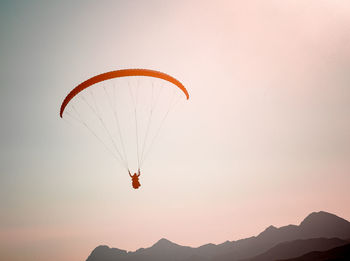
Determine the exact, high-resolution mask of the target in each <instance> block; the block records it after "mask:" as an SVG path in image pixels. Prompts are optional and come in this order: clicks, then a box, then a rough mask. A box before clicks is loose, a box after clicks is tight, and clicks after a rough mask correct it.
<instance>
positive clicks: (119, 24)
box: [0, 0, 350, 261]
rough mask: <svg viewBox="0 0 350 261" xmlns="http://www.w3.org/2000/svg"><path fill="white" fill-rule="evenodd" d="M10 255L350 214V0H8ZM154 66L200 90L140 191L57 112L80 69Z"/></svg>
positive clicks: (3, 249)
mask: <svg viewBox="0 0 350 261" xmlns="http://www.w3.org/2000/svg"><path fill="white" fill-rule="evenodd" d="M0 35H1V37H0V117H1V118H0V119H1V128H0V142H1V146H0V154H1V157H0V207H1V211H0V259H1V260H9V261H17V260H27V261H32V260H33V261H34V260H35V261H41V260H52V261H55V260H72V261H74V260H85V259H86V258H87V257H88V255H89V254H90V252H91V251H92V250H93V249H94V248H95V247H97V246H98V245H108V246H110V247H116V248H120V249H125V250H128V251H134V250H136V249H138V248H141V247H149V246H151V245H152V244H154V243H155V242H156V241H158V240H159V239H160V238H163V237H164V238H167V239H169V240H171V241H173V242H175V243H178V244H181V245H187V246H193V247H197V246H200V245H202V244H206V243H215V244H218V243H222V242H224V241H226V240H230V241H232V240H237V239H241V238H244V237H250V236H253V235H257V234H258V233H260V232H261V231H263V230H264V229H265V228H266V227H268V226H269V225H274V226H277V227H279V226H283V225H288V224H299V223H300V222H301V221H302V220H303V218H305V217H306V216H307V215H308V214H309V213H311V212H313V211H320V210H323V211H328V212H331V213H334V214H336V215H338V216H340V217H343V218H345V219H347V220H350V205H349V204H348V203H349V202H348V200H349V196H350V195H349V194H350V192H349V189H348V188H349V185H350V135H349V133H350V117H349V113H350V88H349V83H350V74H349V68H350V49H349V43H350V2H349V1H346V0H307V1H294V0H293V1H292V0H284V1H277V0H266V1H257V0H252V1H215V3H214V2H213V1H192V0H191V1H153V0H150V1H136V0H135V1H33V0H31V1H16V0H15V1H4V0H2V1H0ZM123 68H148V69H153V70H159V71H162V72H166V73H168V74H170V75H172V76H174V77H175V78H177V79H178V80H180V81H181V82H182V83H183V84H184V85H185V87H186V88H187V89H188V91H189V93H190V99H189V100H188V101H181V102H180V104H178V105H177V106H176V108H175V109H174V111H172V113H171V115H169V118H167V121H166V123H165V124H164V127H163V128H162V131H161V134H160V135H159V137H158V138H157V141H156V143H155V146H154V147H153V149H152V153H151V154H150V157H149V158H148V159H147V163H145V165H144V168H143V170H142V176H141V178H140V182H141V184H142V186H141V188H140V189H139V190H137V191H136V190H133V189H132V187H131V182H130V177H129V176H128V175H127V172H126V171H125V169H123V168H122V167H121V166H120V164H118V163H117V162H116V161H115V159H114V158H113V157H112V156H111V155H110V153H108V151H106V150H105V149H104V148H103V146H101V144H100V143H99V142H98V141H96V139H94V137H93V136H92V135H90V134H89V133H88V132H86V131H83V130H82V129H80V128H75V127H74V126H72V125H70V124H68V123H67V122H66V121H64V120H62V119H61V118H60V117H59V108H60V105H61V102H62V100H63V98H64V97H65V96H66V95H67V93H68V92H69V91H70V90H71V89H73V88H74V87H75V86H76V85H77V84H79V83H80V82H82V81H84V80H86V79H88V78H89V77H91V76H94V75H97V74H99V73H103V72H107V71H111V70H118V69H123Z"/></svg>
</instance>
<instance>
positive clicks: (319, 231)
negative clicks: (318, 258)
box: [86, 211, 350, 261]
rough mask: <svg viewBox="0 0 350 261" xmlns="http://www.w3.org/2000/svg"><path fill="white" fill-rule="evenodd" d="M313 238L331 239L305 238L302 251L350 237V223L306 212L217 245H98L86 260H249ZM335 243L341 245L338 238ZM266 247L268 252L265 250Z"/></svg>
mask: <svg viewBox="0 0 350 261" xmlns="http://www.w3.org/2000/svg"><path fill="white" fill-rule="evenodd" d="M312 238H318V239H319V243H320V242H321V241H322V240H323V239H320V238H328V239H329V238H333V240H334V241H330V240H328V243H329V247H327V246H326V245H327V244H326V243H325V248H322V247H321V248H317V247H316V246H315V247H316V248H312V245H313V244H316V243H315V242H316V241H307V240H306V241H304V242H303V243H304V244H309V245H310V247H306V246H305V247H304V249H305V251H313V250H326V249H330V248H332V247H334V246H336V244H337V243H335V242H336V240H337V239H335V238H338V239H342V240H347V239H349V238H350V222H348V221H347V220H345V219H343V218H340V217H338V216H336V215H334V214H330V213H327V212H323V211H321V212H314V213H311V214H310V215H308V216H307V217H306V218H305V219H304V220H303V221H302V222H301V223H300V225H299V226H297V225H288V226H283V227H280V228H276V227H274V226H269V227H268V228H266V229H265V230H264V231H263V232H261V233H260V234H259V235H258V236H253V237H250V238H245V239H241V240H237V241H226V242H224V243H222V244H218V245H215V244H206V245H203V246H200V247H197V248H192V247H188V246H181V245H178V244H175V243H173V242H171V241H169V240H167V239H165V238H162V239H161V240H159V241H158V242H156V243H155V244H154V245H153V246H151V247H149V248H141V249H139V250H137V251H135V252H126V251H125V250H120V249H116V248H109V247H107V246H99V247H97V248H96V249H95V250H94V251H92V253H91V254H90V256H89V257H88V258H87V260H86V261H119V260H123V261H124V260H125V261H126V260H127V261H139V260H140V261H141V260H142V261H151V260H152V261H158V260H159V261H161V260H174V261H175V260H176V261H195V260H215V261H226V260H227V261H228V260H230V261H238V260H242V259H246V260H249V258H256V257H258V255H261V254H264V253H265V252H266V253H265V254H266V255H268V254H271V253H274V251H276V252H278V251H277V249H272V248H273V247H275V246H276V247H277V245H278V244H280V243H283V242H288V241H289V242H291V241H296V240H302V239H312ZM322 242H325V241H322ZM331 242H333V243H334V244H335V245H332V244H333V243H331ZM337 242H338V243H339V244H341V241H337ZM299 243H300V242H299ZM343 243H344V242H343ZM290 244H292V243H290ZM293 244H294V245H296V244H298V242H294V243H293ZM301 244H302V243H301ZM320 244H321V243H320ZM280 247H281V246H280ZM282 248H283V245H282ZM269 250H270V251H271V252H268V251H269ZM281 251H282V250H281ZM286 251H287V250H286ZM291 252H293V251H291ZM304 253H306V252H299V253H296V252H295V253H291V255H289V256H284V255H280V256H279V257H277V258H292V257H296V256H298V255H302V254H304Z"/></svg>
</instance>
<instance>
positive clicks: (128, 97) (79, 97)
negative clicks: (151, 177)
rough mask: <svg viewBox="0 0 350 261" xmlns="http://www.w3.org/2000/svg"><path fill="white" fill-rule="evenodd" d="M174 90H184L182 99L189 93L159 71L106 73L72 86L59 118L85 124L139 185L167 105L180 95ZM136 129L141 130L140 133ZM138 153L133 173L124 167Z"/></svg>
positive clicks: (135, 69)
mask: <svg viewBox="0 0 350 261" xmlns="http://www.w3.org/2000/svg"><path fill="white" fill-rule="evenodd" d="M135 77H136V81H135V80H133V79H134V78H135ZM146 77H147V78H150V79H151V80H152V84H149V79H145V78H146ZM111 80H113V82H111V84H110V85H109V84H107V83H108V82H110V81H111ZM136 82H137V84H136ZM105 84H106V85H105ZM177 92H179V93H180V94H184V95H185V97H186V100H188V99H189V97H190V96H189V93H188V91H187V89H186V88H185V86H184V85H183V84H182V83H181V82H180V81H178V80H177V79H175V78H174V77H172V76H170V75H168V74H166V73H163V72H160V71H155V70H150V69H139V68H129V69H122V70H114V71H109V72H105V73H101V74H98V75H95V76H93V77H90V78H89V79H87V80H85V81H83V82H82V83H80V84H78V85H77V86H75V88H73V89H72V90H71V91H70V92H69V93H68V94H67V96H66V97H65V98H64V100H63V101H62V104H61V107H60V111H59V116H60V117H61V118H63V116H64V118H65V119H66V117H69V118H71V119H73V120H75V121H77V122H78V123H79V124H81V125H82V126H84V127H86V128H87V130H88V131H90V132H91V134H92V135H93V136H95V137H96V138H97V139H98V140H99V141H100V142H101V143H102V145H104V146H105V147H106V149H107V150H108V151H109V152H111V154H112V155H113V157H114V158H115V159H116V160H117V161H118V162H119V163H120V164H121V165H122V166H123V167H124V169H125V170H127V171H128V173H129V176H130V177H131V179H132V187H133V188H134V189H138V188H139V187H140V186H141V184H140V181H139V177H140V175H141V171H140V168H141V167H142V163H143V161H144V159H145V158H146V156H147V155H148V153H149V151H150V149H151V147H152V145H153V143H154V140H155V138H156V137H157V136H158V132H159V131H160V129H161V127H162V124H163V122H164V120H165V118H166V117H167V115H168V113H169V111H170V109H172V108H173V107H174V106H175V105H176V103H177V101H178V99H179V98H180V97H181V96H180V94H178V93H177ZM176 96H177V100H176ZM138 97H145V99H142V100H141V99H138ZM138 101H139V103H138ZM143 101H144V102H143ZM158 102H159V103H158ZM155 108H156V109H157V110H155ZM148 112H149V114H148ZM153 112H155V113H154V114H153ZM139 113H140V114H139ZM132 114H134V115H132ZM66 115H67V116H66ZM153 115H154V116H153ZM69 118H68V119H69ZM132 120H134V121H135V122H132ZM133 130H135V132H134V131H133ZM140 130H142V131H145V132H144V133H139V131H140ZM149 130H150V131H149ZM133 133H135V135H134V134H133ZM124 143H125V144H124ZM134 144H135V145H136V146H133V145H134ZM124 145H125V146H124ZM139 146H140V147H139ZM133 148H136V150H134V149H133ZM140 152H141V153H140ZM136 156H137V162H138V165H137V167H138V171H137V172H136V173H134V174H133V175H132V173H131V171H130V170H129V167H128V166H130V165H131V162H130V158H133V159H134V160H136ZM128 159H129V161H128ZM124 173H125V174H126V172H124Z"/></svg>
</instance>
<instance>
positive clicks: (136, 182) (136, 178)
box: [128, 169, 141, 189]
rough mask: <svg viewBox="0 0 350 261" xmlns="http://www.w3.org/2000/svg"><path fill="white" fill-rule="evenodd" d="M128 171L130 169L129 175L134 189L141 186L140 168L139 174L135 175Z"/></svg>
mask: <svg viewBox="0 0 350 261" xmlns="http://www.w3.org/2000/svg"><path fill="white" fill-rule="evenodd" d="M128 171H129V176H130V178H131V179H132V187H133V188H134V189H138V188H139V187H140V186H141V184H140V181H139V177H140V175H141V172H140V169H138V171H137V174H136V173H134V175H131V173H130V170H128Z"/></svg>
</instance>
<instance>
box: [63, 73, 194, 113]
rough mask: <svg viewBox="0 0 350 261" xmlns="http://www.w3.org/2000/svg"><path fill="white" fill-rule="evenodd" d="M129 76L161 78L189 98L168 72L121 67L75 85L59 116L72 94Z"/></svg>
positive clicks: (182, 87) (183, 88)
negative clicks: (97, 84)
mask: <svg viewBox="0 0 350 261" xmlns="http://www.w3.org/2000/svg"><path fill="white" fill-rule="evenodd" d="M130 76H147V77H154V78H159V79H163V80H165V81H168V82H170V83H172V84H174V85H175V86H177V87H178V88H179V89H180V90H181V91H182V92H183V93H184V94H185V95H186V99H189V94H188V92H187V90H186V88H185V87H184V86H183V84H182V83H181V82H179V81H178V80H176V79H175V78H174V77H172V76H170V75H168V74H165V73H162V72H159V71H154V70H149V69H123V70H117V71H111V72H106V73H102V74H99V75H96V76H93V77H91V78H90V79H88V80H86V81H84V82H82V83H81V84H79V85H78V86H77V87H75V88H74V89H73V90H72V91H71V92H70V93H69V94H68V95H67V96H66V98H65V99H64V100H63V102H62V105H61V109H60V117H61V118H62V115H63V112H64V109H65V108H66V106H67V104H68V103H69V102H70V101H71V100H72V99H73V98H74V96H76V95H77V94H78V93H79V92H81V91H82V90H84V89H86V88H88V87H90V86H91V85H94V84H96V83H99V82H102V81H106V80H110V79H113V78H119V77H130Z"/></svg>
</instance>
